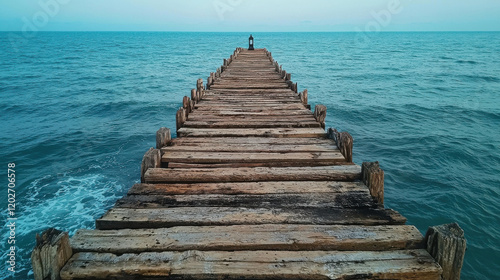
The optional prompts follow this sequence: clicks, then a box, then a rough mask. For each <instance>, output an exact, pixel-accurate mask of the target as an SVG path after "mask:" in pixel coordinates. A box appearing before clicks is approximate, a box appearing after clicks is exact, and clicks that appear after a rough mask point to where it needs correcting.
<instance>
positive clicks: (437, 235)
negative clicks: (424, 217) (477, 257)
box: [425, 223, 467, 280]
mask: <svg viewBox="0 0 500 280" xmlns="http://www.w3.org/2000/svg"><path fill="white" fill-rule="evenodd" d="M425 242H426V245H427V251H428V252H429V254H431V256H432V257H433V258H434V259H435V260H436V261H437V262H438V263H439V265H440V266H441V268H443V274H442V276H441V277H442V279H443V280H459V279H460V271H461V270H462V265H463V262H464V256H465V250H466V248H467V241H466V240H465V237H464V231H463V230H462V229H461V228H460V226H459V225H458V224H457V223H453V224H448V225H441V226H435V227H430V228H429V230H428V231H427V234H426V235H425Z"/></svg>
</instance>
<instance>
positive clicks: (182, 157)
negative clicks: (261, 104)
mask: <svg viewBox="0 0 500 280" xmlns="http://www.w3.org/2000/svg"><path fill="white" fill-rule="evenodd" d="M164 152H165V153H164V154H163V157H162V161H163V162H183V163H232V162H239V163H255V162H273V163H279V162H288V161H293V162H297V163H308V164H314V163H323V164H325V163H329V164H337V163H342V162H344V163H345V159H344V156H343V155H342V154H341V153H340V152H335V151H332V152H312V153H307V152H302V153H293V152H289V153H264V152H260V153H248V152H247V153H245V152H218V153H211V152H199V151H171V150H164Z"/></svg>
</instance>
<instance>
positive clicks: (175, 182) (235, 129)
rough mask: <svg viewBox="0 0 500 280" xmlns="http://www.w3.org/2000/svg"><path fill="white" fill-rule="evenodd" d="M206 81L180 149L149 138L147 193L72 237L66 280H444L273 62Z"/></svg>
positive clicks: (340, 138) (376, 186)
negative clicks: (154, 145) (93, 226)
mask: <svg viewBox="0 0 500 280" xmlns="http://www.w3.org/2000/svg"><path fill="white" fill-rule="evenodd" d="M207 81H208V83H207V84H206V85H204V84H203V81H201V80H198V81H197V82H196V89H193V90H192V92H191V96H190V97H185V98H184V100H182V107H180V109H179V111H178V112H177V127H176V131H177V137H178V138H175V139H171V135H170V130H169V129H167V128H161V129H160V130H159V131H158V132H157V142H156V149H151V150H150V151H148V152H147V154H146V155H145V157H144V160H143V164H142V172H141V177H142V180H141V181H142V183H141V184H136V185H134V186H133V187H132V188H131V189H130V191H129V193H128V194H127V195H126V196H125V197H123V198H122V199H120V200H119V201H118V202H117V203H116V205H115V207H114V208H112V209H110V210H109V211H108V212H107V213H106V214H105V215H104V216H102V217H101V218H100V219H98V220H97V221H96V227H97V229H96V230H87V229H82V230H79V231H78V232H77V233H76V234H75V236H73V237H72V238H71V240H70V243H71V247H72V250H73V252H74V254H73V255H72V257H71V259H70V260H69V261H68V262H67V263H66V265H65V266H64V268H63V269H62V271H61V273H60V276H61V278H62V279H65V280H76V279H436V280H437V279H440V277H441V273H442V272H441V268H440V266H439V265H438V264H437V263H436V262H435V261H434V259H433V258H432V257H431V256H430V255H429V253H427V251H426V250H425V241H424V239H423V236H422V235H421V234H420V232H419V231H418V230H417V229H416V228H415V227H413V226H409V225H405V223H406V219H405V218H404V217H403V216H402V215H400V214H399V213H398V212H396V211H394V210H392V209H386V208H385V207H384V205H383V171H382V170H381V169H380V168H379V167H378V164H368V163H367V164H365V165H364V166H363V169H362V168H361V166H359V165H356V164H354V163H353V162H352V142H353V138H352V137H351V136H350V135H349V134H348V133H346V132H337V131H336V130H333V129H330V133H328V134H327V133H326V132H325V121H326V112H327V108H326V107H325V106H323V105H316V106H314V107H313V108H315V112H314V113H313V112H312V111H311V110H310V108H311V106H310V105H309V104H308V92H307V90H302V91H301V92H300V93H299V94H298V93H297V92H298V86H297V84H296V83H294V82H292V81H291V74H290V73H286V72H285V71H284V70H283V67H282V66H280V65H279V64H278V63H277V62H276V61H274V59H273V58H272V56H271V53H269V52H268V51H267V50H265V49H256V50H254V51H249V50H246V49H241V48H238V49H237V50H236V51H235V52H234V53H233V54H232V55H231V57H230V58H229V59H225V60H224V65H223V66H222V67H221V68H220V69H217V71H216V72H214V73H211V74H210V76H209V78H208V80H207ZM193 84H194V83H193ZM375 165H376V167H377V168H375V167H374V166H375ZM380 174H382V175H380Z"/></svg>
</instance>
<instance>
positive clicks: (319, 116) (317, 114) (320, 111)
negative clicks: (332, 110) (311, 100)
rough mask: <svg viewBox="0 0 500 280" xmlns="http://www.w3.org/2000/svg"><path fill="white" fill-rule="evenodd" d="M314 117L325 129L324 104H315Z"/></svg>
mask: <svg viewBox="0 0 500 280" xmlns="http://www.w3.org/2000/svg"><path fill="white" fill-rule="evenodd" d="M314 118H315V119H316V121H317V122H319V123H320V124H321V127H322V128H323V129H325V120H326V106H325V105H316V107H315V109H314Z"/></svg>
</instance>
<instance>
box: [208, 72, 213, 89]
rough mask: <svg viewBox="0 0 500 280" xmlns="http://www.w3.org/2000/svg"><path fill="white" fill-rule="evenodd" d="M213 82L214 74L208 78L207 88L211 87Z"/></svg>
mask: <svg viewBox="0 0 500 280" xmlns="http://www.w3.org/2000/svg"><path fill="white" fill-rule="evenodd" d="M211 84H212V76H211V75H210V77H208V78H207V89H210V85H211Z"/></svg>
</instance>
